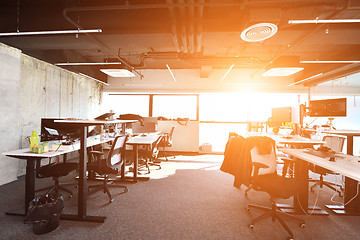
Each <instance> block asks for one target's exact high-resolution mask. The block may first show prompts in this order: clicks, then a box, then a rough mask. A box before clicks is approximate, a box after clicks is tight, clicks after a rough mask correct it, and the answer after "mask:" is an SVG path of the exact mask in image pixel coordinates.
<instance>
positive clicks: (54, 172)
mask: <svg viewBox="0 0 360 240" xmlns="http://www.w3.org/2000/svg"><path fill="white" fill-rule="evenodd" d="M36 164H37V167H36V169H37V170H36V177H37V178H48V177H52V178H53V180H54V181H55V185H54V186H50V187H45V188H41V189H37V190H36V191H37V192H39V191H44V190H49V191H48V193H50V192H52V191H55V192H56V193H58V192H59V190H62V191H64V192H68V193H70V195H69V197H72V195H73V192H72V191H71V190H69V189H67V188H64V187H62V186H61V184H60V183H59V178H61V177H64V176H67V175H69V174H70V173H71V172H73V171H75V170H76V169H78V163H74V162H61V163H49V164H47V165H45V166H40V161H37V163H36Z"/></svg>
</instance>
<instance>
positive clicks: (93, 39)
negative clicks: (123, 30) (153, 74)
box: [63, 8, 144, 79]
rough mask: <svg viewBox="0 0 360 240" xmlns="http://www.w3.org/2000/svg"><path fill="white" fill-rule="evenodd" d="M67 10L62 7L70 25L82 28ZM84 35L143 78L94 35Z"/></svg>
mask: <svg viewBox="0 0 360 240" xmlns="http://www.w3.org/2000/svg"><path fill="white" fill-rule="evenodd" d="M68 12H69V9H66V8H65V9H64V10H63V16H64V17H65V19H66V20H67V21H68V22H69V23H71V24H72V25H74V26H75V27H76V28H77V29H79V30H82V29H83V28H82V27H81V26H80V25H79V24H77V23H75V22H74V21H73V20H72V19H71V18H70V17H69V16H68V15H67V14H68ZM85 35H86V36H87V37H88V38H90V39H91V40H92V41H94V42H95V43H96V44H97V45H99V46H100V47H101V48H102V49H104V50H105V51H106V52H107V53H108V54H110V55H111V56H112V57H115V58H116V59H118V60H119V61H120V62H121V63H123V64H124V65H125V66H126V67H128V68H129V69H130V70H131V71H133V72H135V73H136V74H138V75H139V76H140V78H141V79H143V78H144V75H142V74H141V73H140V72H139V71H137V70H136V69H135V67H134V66H132V65H131V64H129V63H128V62H127V61H126V60H125V59H123V58H121V57H120V56H118V54H116V53H113V51H111V50H110V49H109V48H108V47H107V46H106V45H105V44H103V43H102V42H100V41H99V40H98V39H97V38H96V37H94V36H93V35H90V34H88V33H85Z"/></svg>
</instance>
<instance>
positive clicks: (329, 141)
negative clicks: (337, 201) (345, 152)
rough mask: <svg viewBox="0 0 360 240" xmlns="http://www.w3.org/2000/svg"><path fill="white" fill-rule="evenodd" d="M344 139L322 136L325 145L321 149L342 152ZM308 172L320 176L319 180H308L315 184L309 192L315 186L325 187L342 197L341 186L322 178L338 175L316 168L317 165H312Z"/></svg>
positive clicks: (312, 189) (312, 190) (311, 189)
mask: <svg viewBox="0 0 360 240" xmlns="http://www.w3.org/2000/svg"><path fill="white" fill-rule="evenodd" d="M345 139H346V138H345V137H343V136H335V135H327V136H324V137H323V139H322V140H323V141H325V142H326V143H325V144H324V145H323V147H326V148H328V149H329V150H332V151H335V152H342V149H343V147H344V142H345ZM310 170H311V171H312V172H314V173H317V174H320V179H319V180H310V181H315V184H314V185H312V186H311V187H310V191H311V192H314V188H315V187H317V186H319V187H320V188H322V187H323V186H326V187H328V188H330V189H331V190H333V191H335V192H337V193H338V194H339V196H340V197H342V190H343V187H342V185H340V184H336V183H332V182H327V181H325V180H324V176H326V175H338V174H337V173H335V172H333V171H330V170H328V169H326V168H323V167H320V166H317V165H312V166H311V167H310ZM338 188H340V189H338Z"/></svg>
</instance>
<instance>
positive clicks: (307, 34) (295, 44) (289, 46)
mask: <svg viewBox="0 0 360 240" xmlns="http://www.w3.org/2000/svg"><path fill="white" fill-rule="evenodd" d="M349 1H350V0H348V2H347V4H345V5H344V6H343V7H342V8H341V9H337V10H335V11H334V12H333V13H332V14H330V15H329V16H328V17H327V18H328V19H331V18H334V17H335V16H336V15H338V14H339V13H341V12H342V11H344V10H345V9H346V8H347V6H348V3H349ZM322 27H323V25H319V26H317V27H316V28H314V29H313V30H312V31H311V32H310V33H306V34H304V35H303V36H301V37H300V38H298V39H297V40H295V41H294V42H293V43H292V44H289V45H288V47H287V48H286V49H284V50H282V51H281V53H280V54H278V55H277V56H276V57H274V58H272V59H271V60H270V62H269V63H268V64H266V65H265V66H264V67H263V69H266V68H267V67H269V66H270V65H271V64H272V63H273V62H274V61H276V60H277V59H278V58H280V57H281V56H283V55H284V54H285V53H287V52H288V51H289V50H290V49H293V48H294V47H296V46H297V45H299V44H300V43H302V42H303V41H305V40H306V39H308V38H309V37H310V36H312V35H313V34H314V33H316V32H317V31H318V30H319V29H321V28H322ZM257 72H259V71H256V72H255V73H253V74H252V75H253V76H254V75H255V74H256V73H257Z"/></svg>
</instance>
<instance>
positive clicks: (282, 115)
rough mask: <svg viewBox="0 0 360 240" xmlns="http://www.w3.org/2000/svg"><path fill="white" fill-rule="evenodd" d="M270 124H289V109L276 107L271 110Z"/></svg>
mask: <svg viewBox="0 0 360 240" xmlns="http://www.w3.org/2000/svg"><path fill="white" fill-rule="evenodd" d="M271 121H272V122H291V107H278V108H272V109H271Z"/></svg>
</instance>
